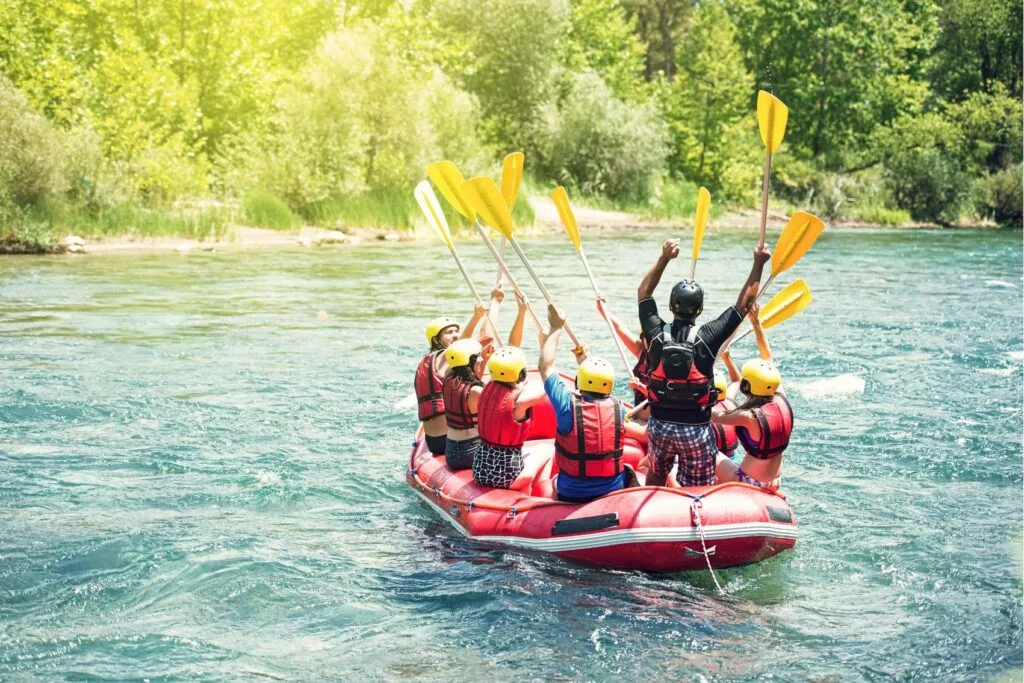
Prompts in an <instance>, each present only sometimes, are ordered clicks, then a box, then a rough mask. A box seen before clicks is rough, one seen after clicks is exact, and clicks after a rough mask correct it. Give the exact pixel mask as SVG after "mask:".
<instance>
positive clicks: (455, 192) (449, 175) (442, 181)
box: [427, 161, 544, 330]
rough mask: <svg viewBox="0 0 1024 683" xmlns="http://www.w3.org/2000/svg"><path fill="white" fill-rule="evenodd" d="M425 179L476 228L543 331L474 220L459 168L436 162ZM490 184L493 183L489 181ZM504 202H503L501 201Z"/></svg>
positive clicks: (506, 269) (528, 301) (480, 226)
mask: <svg viewBox="0 0 1024 683" xmlns="http://www.w3.org/2000/svg"><path fill="white" fill-rule="evenodd" d="M427 177H428V178H430V180H431V181H433V183H434V185H436V186H437V189H439V190H441V195H442V196H444V198H445V200H447V202H448V203H449V204H451V206H452V208H454V209H455V210H456V211H458V212H459V213H460V214H462V215H463V217H465V219H466V220H468V221H469V222H470V223H472V224H473V225H474V226H476V231H477V232H478V233H479V234H480V237H481V238H482V239H483V241H484V244H486V245H487V248H488V249H490V251H491V254H492V255H493V256H494V259H495V260H496V261H497V262H498V266H499V267H500V268H501V270H502V271H503V272H504V273H505V277H507V278H508V281H509V283H510V284H511V285H512V289H514V290H515V292H516V294H517V295H518V296H519V298H521V299H523V301H525V302H526V310H527V311H528V312H529V314H530V319H531V320H533V324H534V325H536V327H537V329H538V330H543V329H544V328H543V327H541V323H540V319H539V318H538V317H537V314H536V313H534V311H533V306H531V305H530V300H529V299H528V298H527V297H526V294H525V293H524V292H523V290H522V288H521V287H520V286H519V283H518V282H516V279H515V278H514V277H512V273H511V272H509V269H508V266H507V265H506V264H505V259H503V258H502V257H501V255H500V254H499V253H498V250H497V249H495V247H494V242H492V241H491V238H490V237H488V236H487V231H486V230H484V228H483V226H482V225H480V221H478V220H477V218H476V209H475V208H473V204H472V203H471V202H470V201H469V198H468V196H467V195H466V192H465V190H464V189H463V185H465V182H466V179H465V178H463V176H462V172H461V171H460V170H459V167H458V166H456V165H455V164H454V163H452V162H451V161H438V162H435V163H433V164H430V166H427ZM491 182H492V183H493V182H494V181H491ZM502 201H504V200H502Z"/></svg>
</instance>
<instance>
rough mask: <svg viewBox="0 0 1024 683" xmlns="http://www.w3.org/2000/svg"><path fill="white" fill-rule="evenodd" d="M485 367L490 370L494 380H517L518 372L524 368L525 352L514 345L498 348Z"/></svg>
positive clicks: (513, 381)
mask: <svg viewBox="0 0 1024 683" xmlns="http://www.w3.org/2000/svg"><path fill="white" fill-rule="evenodd" d="M487 369H488V370H490V371H491V378H492V379H494V380H497V381H499V382H512V383H515V382H518V381H519V375H520V373H522V371H523V370H525V369H526V354H525V353H523V351H522V349H518V348H516V347H514V346H506V347H505V348H503V349H498V350H497V351H495V352H494V355H493V356H491V360H489V361H487Z"/></svg>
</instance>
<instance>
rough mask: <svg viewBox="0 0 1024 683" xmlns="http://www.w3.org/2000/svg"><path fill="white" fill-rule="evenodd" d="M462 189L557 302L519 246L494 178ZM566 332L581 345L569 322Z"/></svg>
mask: <svg viewBox="0 0 1024 683" xmlns="http://www.w3.org/2000/svg"><path fill="white" fill-rule="evenodd" d="M462 190H463V192H464V193H465V195H466V196H467V197H468V198H469V201H470V202H471V203H472V205H473V208H474V209H476V211H477V213H479V214H480V217H481V218H483V219H484V222H485V223H487V224H488V225H489V226H491V227H492V228H493V229H495V230H497V231H498V232H500V233H501V234H502V235H504V236H505V237H507V238H508V242H509V244H511V245H512V249H514V250H515V252H516V253H517V254H518V255H519V259H520V260H521V261H522V262H523V265H524V266H526V271H527V272H528V273H529V274H530V277H532V278H533V281H534V282H535V283H536V284H537V289H539V290H540V293H541V294H543V295H544V298H545V299H546V300H547V302H548V304H550V305H552V306H554V305H555V302H554V300H553V299H552V298H551V293H550V292H548V290H547V287H545V286H544V283H543V282H541V281H540V278H539V277H538V276H537V271H535V270H534V269H533V266H532V265H531V264H530V259H528V258H526V254H524V253H523V250H522V248H521V247H520V246H519V242H517V241H516V238H515V226H514V225H513V224H512V212H511V211H509V209H508V204H506V203H505V199H504V198H503V197H502V196H501V192H499V191H498V186H497V185H495V184H494V180H493V179H491V178H488V177H486V176H483V177H478V178H473V179H471V180H467V181H466V182H465V183H464V184H463V185H462ZM564 327H565V333H566V334H567V335H569V339H571V340H572V343H573V344H575V345H576V346H577V347H579V346H580V340H579V339H578V338H577V337H576V335H575V334H574V333H573V331H572V328H571V327H569V323H568V322H566V323H565V325H564Z"/></svg>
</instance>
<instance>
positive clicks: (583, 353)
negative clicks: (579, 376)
mask: <svg viewBox="0 0 1024 683" xmlns="http://www.w3.org/2000/svg"><path fill="white" fill-rule="evenodd" d="M572 355H573V356H575V357H576V365H579V364H580V363H582V362H583V361H585V360H586V359H587V356H589V355H590V349H588V348H587V346H586V344H580V345H579V346H577V347H575V348H574V349H573V350H572Z"/></svg>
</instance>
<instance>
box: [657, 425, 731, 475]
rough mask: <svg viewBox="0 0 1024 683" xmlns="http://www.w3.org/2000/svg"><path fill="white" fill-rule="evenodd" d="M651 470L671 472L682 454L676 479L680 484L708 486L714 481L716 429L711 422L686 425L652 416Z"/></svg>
mask: <svg viewBox="0 0 1024 683" xmlns="http://www.w3.org/2000/svg"><path fill="white" fill-rule="evenodd" d="M647 440H648V442H649V444H650V445H649V447H648V450H647V454H648V456H649V457H650V462H651V472H653V473H654V474H659V475H660V474H668V472H669V470H671V469H672V465H673V464H674V463H675V461H676V458H677V457H678V458H679V469H678V470H676V481H678V482H679V485H680V486H706V485H709V484H714V483H715V456H716V455H717V454H718V446H717V445H716V444H715V430H714V429H712V428H711V423H710V422H709V423H708V424H703V425H684V424H679V423H676V422H663V421H662V420H659V419H657V418H654V417H652V418H651V419H650V420H649V421H648V422H647Z"/></svg>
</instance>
